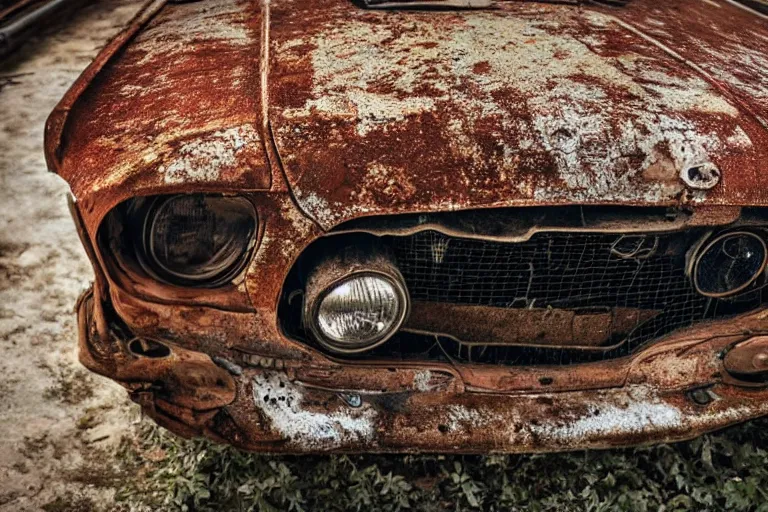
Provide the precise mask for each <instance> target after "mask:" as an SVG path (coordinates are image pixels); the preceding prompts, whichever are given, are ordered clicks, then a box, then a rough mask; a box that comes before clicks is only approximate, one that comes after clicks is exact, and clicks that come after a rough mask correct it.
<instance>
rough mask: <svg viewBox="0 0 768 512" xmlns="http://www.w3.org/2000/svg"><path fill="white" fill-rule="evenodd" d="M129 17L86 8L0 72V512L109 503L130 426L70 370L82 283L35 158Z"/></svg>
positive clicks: (54, 190)
mask: <svg viewBox="0 0 768 512" xmlns="http://www.w3.org/2000/svg"><path fill="white" fill-rule="evenodd" d="M139 6H140V2H136V1H127V0H111V1H103V2H96V3H94V4H91V5H90V6H89V7H88V8H86V9H84V10H82V11H81V12H79V13H77V14H76V15H71V16H67V18H68V19H62V20H60V21H59V23H58V24H57V26H55V27H48V28H47V29H46V30H45V31H43V32H42V33H41V35H40V37H38V38H36V39H34V40H32V41H30V42H29V43H28V44H27V45H25V46H24V47H23V48H22V49H21V51H19V52H18V53H17V54H16V55H15V56H14V57H13V58H12V59H11V60H10V61H7V62H6V63H0V351H2V352H1V355H0V512H6V511H8V512H11V511H12V512H20V511H27V510H47V511H51V510H75V509H77V508H78V503H82V504H83V505H82V507H81V509H82V510H89V508H87V506H86V505H85V503H90V502H95V503H102V504H108V503H110V502H111V497H112V494H113V493H114V488H115V487H116V486H117V485H119V480H120V475H119V474H118V472H117V469H116V468H117V466H116V462H115V457H114V454H115V452H116V449H117V447H118V445H119V443H120V440H121V439H122V438H123V437H124V435H125V434H127V433H129V432H130V430H131V429H132V428H134V425H135V423H136V421H137V419H138V416H139V413H138V412H137V410H136V409H135V408H134V407H133V406H132V405H130V404H129V402H128V400H127V398H126V396H125V393H124V392H123V391H122V389H121V388H119V386H117V385H115V384H113V383H111V382H108V381H106V380H104V379H101V378H99V377H97V376H94V375H91V374H89V373H87V372H86V371H85V370H84V369H83V368H82V367H81V366H80V365H79V364H78V363H77V360H76V354H75V339H76V326H75V316H74V314H73V306H74V304H75V301H76V299H77V297H78V295H79V294H80V292H81V291H82V290H84V289H85V288H86V287H87V286H88V283H89V280H90V279H91V275H92V272H91V269H90V267H89V264H88V261H87V259H86V256H85V253H84V252H83V250H82V249H81V246H80V243H79V241H78V238H77V235H76V233H75V230H74V227H73V224H72V221H71V219H70V217H69V214H68V211H67V206H66V201H65V195H66V193H67V190H68V189H67V186H66V185H65V184H64V182H63V181H61V180H60V179H59V178H58V177H57V176H55V175H53V174H50V173H48V172H47V171H46V166H45V160H44V156H43V125H44V123H45V119H46V117H47V115H48V113H49V112H50V111H51V109H52V108H53V107H54V106H55V105H56V103H57V102H58V100H59V99H60V98H61V96H62V95H63V94H64V92H65V91H66V90H67V88H68V87H69V86H70V84H71V83H72V82H73V81H74V80H75V79H76V78H77V76H78V75H79V74H80V73H81V72H82V70H83V69H84V68H85V67H86V66H87V65H88V63H89V62H90V61H91V59H92V58H93V57H94V56H95V55H96V54H97V52H98V51H99V49H100V48H101V47H102V46H103V45H104V44H105V43H106V42H107V41H108V39H109V38H110V37H111V36H112V35H114V34H115V33H117V32H118V31H119V30H120V28H121V27H122V26H123V25H124V24H125V23H126V22H127V21H128V20H129V19H130V18H131V17H132V16H133V14H134V13H135V12H136V11H137V10H138V8H139Z"/></svg>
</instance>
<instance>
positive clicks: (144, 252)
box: [133, 193, 260, 288]
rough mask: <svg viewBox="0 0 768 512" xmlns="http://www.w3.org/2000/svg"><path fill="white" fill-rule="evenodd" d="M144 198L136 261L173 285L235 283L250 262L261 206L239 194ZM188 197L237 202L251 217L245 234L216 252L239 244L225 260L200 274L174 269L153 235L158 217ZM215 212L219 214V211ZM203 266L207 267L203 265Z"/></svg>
mask: <svg viewBox="0 0 768 512" xmlns="http://www.w3.org/2000/svg"><path fill="white" fill-rule="evenodd" d="M144 199H145V200H146V203H145V205H143V206H142V207H141V208H139V209H138V211H136V212H135V214H136V215H137V216H139V218H138V219H137V220H138V224H137V232H135V233H134V234H133V238H134V240H133V243H134V253H135V256H136V260H137V262H138V264H139V265H140V267H141V268H142V270H143V271H144V272H145V273H146V274H147V275H148V276H150V277H152V278H153V279H156V280H158V281H160V282H163V283H165V284H169V285H172V286H183V287H191V288H220V287H222V286H225V285H227V284H229V283H231V282H232V281H233V280H235V279H236V278H237V276H239V275H240V274H241V273H242V272H243V271H244V270H245V268H246V267H247V265H248V263H249V261H250V254H251V253H252V251H253V249H254V247H255V245H256V238H257V235H258V230H259V227H260V226H259V216H258V212H257V209H256V207H255V206H254V204H253V203H252V202H251V201H250V200H249V199H248V198H246V197H243V196H239V195H232V196H229V195H223V194H206V193H197V194H174V195H162V196H155V197H148V198H144ZM185 199H186V200H190V199H192V200H194V199H198V200H202V201H207V202H211V201H212V202H216V201H223V202H225V203H227V202H228V203H230V204H236V205H237V206H238V208H240V209H241V214H244V215H243V218H248V219H249V223H250V226H249V228H248V229H247V230H246V231H245V233H243V234H242V236H241V240H240V241H239V242H238V241H237V240H235V239H232V238H231V239H230V240H228V241H227V243H226V244H225V247H221V248H219V250H218V251H216V253H221V251H223V250H225V249H226V245H230V246H231V245H232V244H233V243H234V244H236V246H235V247H230V252H228V253H225V256H228V257H227V258H226V260H225V262H224V263H220V264H219V265H218V266H217V267H216V268H214V269H209V270H207V271H201V272H198V273H195V272H185V271H184V270H183V269H174V268H172V266H170V265H168V264H167V263H163V262H162V261H161V258H160V257H158V251H159V250H161V249H162V248H161V247H160V245H162V244H160V243H159V241H158V240H157V239H156V237H155V236H153V235H154V234H155V233H156V231H155V230H156V229H157V223H158V222H159V219H158V217H159V215H160V214H162V213H163V208H167V207H168V206H169V205H170V204H171V203H172V202H174V201H178V200H185ZM211 215H214V216H215V213H212V214H211ZM231 234H233V233H230V235H231ZM215 256H216V255H215V254H214V257H215ZM201 267H203V266H202V265H201Z"/></svg>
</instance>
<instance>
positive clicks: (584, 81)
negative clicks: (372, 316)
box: [270, 0, 768, 227]
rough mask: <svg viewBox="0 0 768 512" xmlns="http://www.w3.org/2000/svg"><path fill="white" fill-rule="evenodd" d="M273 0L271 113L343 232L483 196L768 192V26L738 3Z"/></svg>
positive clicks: (292, 168) (670, 200)
mask: <svg viewBox="0 0 768 512" xmlns="http://www.w3.org/2000/svg"><path fill="white" fill-rule="evenodd" d="M272 5H273V7H272V24H271V34H270V38H271V41H272V43H271V50H272V62H271V71H270V119H271V122H272V125H273V129H274V133H275V137H276V140H277V145H278V149H279V150H280V153H281V157H282V161H283V164H284V166H285V170H286V173H287V175H288V177H289V180H290V182H291V184H292V185H293V186H294V191H295V193H296V195H297V197H298V198H299V202H300V204H301V205H302V207H303V208H304V209H305V210H306V211H307V212H308V213H310V214H311V215H312V216H313V217H314V218H316V219H317V220H318V221H319V222H320V223H321V224H322V225H323V226H325V227H330V226H332V225H334V224H336V223H338V222H341V221H344V220H349V219H350V218H353V217H355V216H359V215H363V214H381V213H391V212H397V213H403V212H406V211H420V210H428V209H432V210H434V209H462V208H469V207H479V206H483V207H491V206H508V205H529V204H566V203H567V204H571V203H601V204H606V203H623V204H644V205H649V204H680V203H681V202H689V201H693V202H695V203H699V204H705V203H706V204H730V203H733V202H740V203H742V204H765V203H766V196H765V195H764V194H762V193H761V192H760V190H759V188H758V187H756V186H755V185H756V184H757V183H759V179H760V170H761V165H763V162H764V161H765V159H766V156H768V153H767V152H768V150H767V149H766V148H768V139H767V138H766V129H765V121H764V120H763V119H762V118H763V117H765V114H764V112H765V110H766V108H767V107H768V105H766V103H765V99H766V97H767V96H766V94H768V74H767V73H766V71H765V70H766V69H768V65H767V64H768V63H766V60H765V59H766V56H765V51H764V44H765V41H766V38H767V37H768V24H766V23H765V22H763V21H762V20H760V19H758V18H756V17H755V16H750V14H749V13H746V12H744V11H742V10H740V9H738V8H735V7H733V6H731V5H729V4H727V3H724V2H720V3H719V6H713V5H711V4H710V3H707V2H700V1H692V0H674V1H670V2H663V3H657V2H632V3H631V4H630V5H629V6H628V7H627V8H624V9H610V10H608V9H604V8H595V7H589V8H582V9H574V8H571V7H568V6H564V5H548V4H546V5H545V4H540V3H528V2H523V3H518V2H504V3H499V8H498V9H497V10H486V11H461V12H428V13H424V12H410V11H409V12H394V13H393V12H378V11H377V12H365V11H360V10H354V9H350V6H349V2H347V1H345V0H324V1H321V2H313V3H311V4H308V3H306V2H301V1H298V0H297V1H290V0H283V1H279V2H273V4H272ZM680 13H685V14H684V15H683V14H680ZM743 27H748V28H747V29H744V28H743ZM705 163H713V164H714V165H716V166H717V167H718V168H719V169H720V170H721V171H722V174H723V179H722V184H721V185H719V186H717V187H716V188H715V189H714V190H711V191H708V192H707V193H698V192H690V191H689V190H687V189H686V187H685V185H684V183H683V182H682V181H681V180H680V174H681V172H682V171H684V170H685V169H686V168H687V167H689V166H692V165H700V164H705Z"/></svg>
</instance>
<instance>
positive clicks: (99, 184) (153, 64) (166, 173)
mask: <svg viewBox="0 0 768 512" xmlns="http://www.w3.org/2000/svg"><path fill="white" fill-rule="evenodd" d="M163 4H165V2H163V1H160V2H152V3H148V5H147V7H146V10H145V13H144V14H143V15H139V18H137V20H135V22H134V24H133V25H131V26H130V27H129V28H128V29H127V30H126V35H127V38H126V39H127V40H130V44H127V45H125V46H124V47H123V48H122V49H117V48H115V49H114V51H115V52H116V55H115V56H113V57H112V58H111V59H109V60H107V61H106V62H99V64H101V66H100V69H99V70H97V73H96V74H95V75H94V76H93V77H88V79H89V80H88V81H87V82H86V83H78V84H76V85H75V92H76V93H77V94H76V95H70V96H68V97H67V98H65V100H64V101H63V102H62V104H60V105H59V106H58V107H57V109H56V111H54V113H53V115H52V118H51V121H49V127H48V132H49V134H48V135H49V136H48V140H47V147H48V152H49V165H50V166H51V168H52V169H54V170H56V171H57V172H59V174H60V175H61V176H62V177H64V178H65V179H66V180H67V181H68V182H69V184H70V186H71V187H72V192H73V194H74V196H75V197H76V198H77V199H78V201H81V202H82V209H83V210H85V211H86V214H89V213H90V210H93V211H94V214H95V215H96V216H103V215H104V214H105V213H106V211H108V210H109V209H111V207H112V206H114V205H115V204H116V203H117V202H119V201H121V200H123V199H126V198H128V197H131V196H134V195H147V194H152V193H158V192H160V191H164V192H165V191H172V190H188V189H189V187H190V186H194V187H196V188H198V189H200V190H231V189H233V188H234V189H244V190H249V189H265V188H269V186H270V182H271V178H270V174H269V169H268V167H267V163H266V156H265V152H264V149H263V135H262V132H261V124H262V122H261V117H260V116H261V114H260V113H261V107H260V105H261V100H260V84H261V78H260V74H259V65H258V63H259V52H260V33H261V15H260V11H259V5H258V3H257V2H245V1H243V2H238V1H236V0H229V1H219V2H193V3H186V4H176V5H169V6H167V7H165V8H162V6H163ZM161 8H162V10H160V11H159V12H158V13H157V14H154V13H155V11H157V10H158V9H161ZM132 34H133V35H132ZM110 50H112V49H111V48H110ZM97 62H98V61H97ZM80 86H82V87H80ZM78 89H80V90H78ZM60 130H64V132H63V135H62V134H61V133H60ZM73 134H76V136H72V135H73Z"/></svg>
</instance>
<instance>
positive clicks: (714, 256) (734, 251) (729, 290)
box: [693, 231, 768, 298]
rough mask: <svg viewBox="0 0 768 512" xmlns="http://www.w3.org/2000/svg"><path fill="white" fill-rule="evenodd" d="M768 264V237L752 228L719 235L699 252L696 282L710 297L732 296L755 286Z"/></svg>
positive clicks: (694, 273)
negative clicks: (767, 239) (767, 242)
mask: <svg viewBox="0 0 768 512" xmlns="http://www.w3.org/2000/svg"><path fill="white" fill-rule="evenodd" d="M766 264H768V249H767V248H766V243H765V240H764V239H763V238H762V237H761V236H760V235H758V234H756V233H753V232H751V231H733V232H729V233H725V234H722V235H718V236H716V237H715V238H714V239H713V240H712V241H711V242H709V243H706V244H705V245H704V248H703V249H702V250H701V251H699V253H698V254H697V256H696V260H695V263H694V268H693V282H694V285H695V287H696V290H697V291H698V292H699V293H700V294H702V295H704V296H706V297H713V298H725V297H732V296H735V295H738V294H740V293H743V292H745V291H747V290H749V289H750V287H752V286H753V285H755V284H756V283H757V282H758V281H759V280H760V279H761V278H762V276H763V275H764V274H765V268H766Z"/></svg>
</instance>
